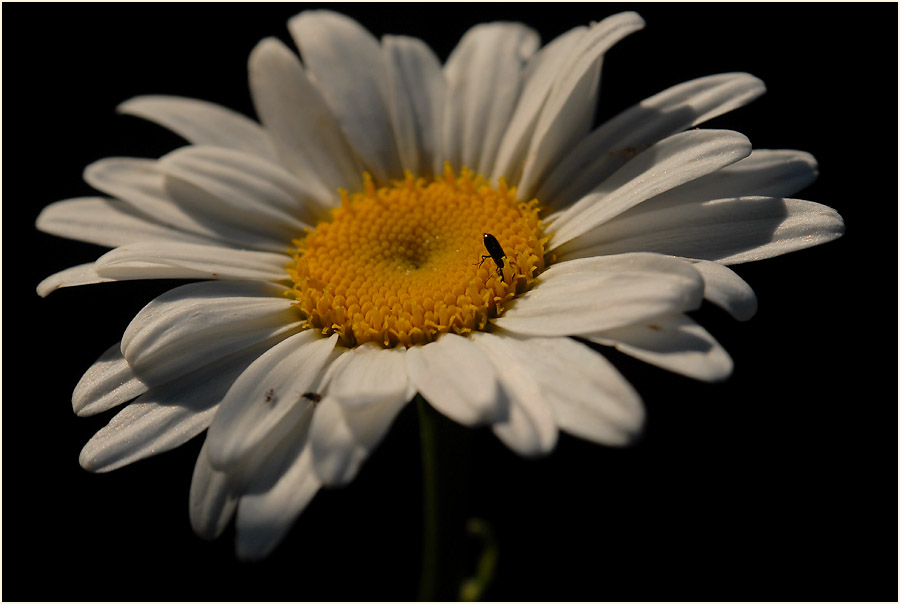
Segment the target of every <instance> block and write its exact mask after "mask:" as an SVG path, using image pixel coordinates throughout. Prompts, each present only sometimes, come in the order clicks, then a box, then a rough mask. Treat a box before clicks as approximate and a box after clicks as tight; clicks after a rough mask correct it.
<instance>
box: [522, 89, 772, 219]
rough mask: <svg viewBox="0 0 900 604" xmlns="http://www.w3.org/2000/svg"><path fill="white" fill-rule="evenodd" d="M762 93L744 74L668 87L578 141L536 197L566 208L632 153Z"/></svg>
mask: <svg viewBox="0 0 900 604" xmlns="http://www.w3.org/2000/svg"><path fill="white" fill-rule="evenodd" d="M763 92H765V85H764V84H763V83H762V81H761V80H759V79H757V78H755V77H753V76H752V75H750V74H747V73H724V74H719V75H714V76H708V77H705V78H699V79H696V80H691V81H690V82H685V83H683V84H679V85H677V86H673V87H672V88H669V89H667V90H664V91H662V92H660V93H659V94H656V95H654V96H652V97H650V98H648V99H645V100H643V101H641V102H640V103H638V104H637V105H635V106H633V107H631V108H629V109H627V110H625V111H623V112H622V113H620V114H619V115H617V116H616V117H614V118H612V119H611V120H609V121H608V122H606V123H605V124H603V125H602V126H600V127H599V128H597V129H596V130H594V131H593V132H591V134H590V135H588V136H586V137H585V138H584V139H582V140H581V141H580V142H579V143H578V144H577V145H575V146H574V148H571V149H567V150H566V156H565V157H564V158H563V159H562V160H561V161H560V162H559V163H558V165H556V166H555V167H554V168H553V169H552V171H551V172H550V173H549V174H548V175H547V178H546V179H545V180H544V182H542V183H541V185H540V187H539V188H538V190H537V197H538V199H541V200H547V203H549V204H550V205H551V207H556V208H559V207H565V206H567V205H570V204H572V203H574V202H576V201H578V200H579V199H580V198H581V197H583V196H584V195H586V194H587V193H588V192H590V191H591V189H593V188H595V187H597V186H598V185H600V183H602V182H603V181H604V180H605V179H606V178H608V177H609V175H610V174H612V173H613V172H614V171H615V170H617V169H618V168H619V167H620V166H622V165H623V164H625V163H626V162H627V161H628V159H629V158H630V157H632V156H634V154H635V153H636V152H638V151H640V150H642V149H644V148H646V147H648V146H650V145H652V144H653V143H656V142H657V141H659V140H662V139H663V138H665V137H667V136H671V135H672V134H675V133H677V132H681V131H682V130H687V129H688V128H691V127H693V126H696V125H697V124H700V123H703V122H704V121H707V120H709V119H712V118H714V117H716V116H718V115H721V114H723V113H726V112H728V111H731V110H733V109H735V108H737V107H739V106H741V105H744V104H746V103H749V102H750V101H752V100H753V99H755V98H757V97H758V96H759V95H761V94H762V93H763Z"/></svg>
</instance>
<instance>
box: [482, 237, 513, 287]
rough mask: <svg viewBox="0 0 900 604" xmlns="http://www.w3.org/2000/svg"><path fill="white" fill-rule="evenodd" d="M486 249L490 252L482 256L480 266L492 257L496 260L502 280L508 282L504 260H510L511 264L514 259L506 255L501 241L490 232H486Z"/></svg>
mask: <svg viewBox="0 0 900 604" xmlns="http://www.w3.org/2000/svg"><path fill="white" fill-rule="evenodd" d="M484 249H486V250H487V251H488V253H487V254H486V255H484V256H482V257H481V262H479V263H478V266H481V265H482V264H484V261H485V260H487V259H488V258H490V259H491V260H493V261H494V264H496V265H497V274H498V275H500V281H503V282H504V283H506V279H504V278H503V267H504V266H505V265H504V260H506V261H508V262H509V263H510V265H512V264H513V262H512V260H509V259H508V258H507V257H506V252H504V251H503V247H501V245H500V242H499V241H497V238H496V237H494V236H493V235H491V234H490V233H485V234H484Z"/></svg>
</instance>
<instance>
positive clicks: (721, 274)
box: [693, 260, 757, 321]
mask: <svg viewBox="0 0 900 604" xmlns="http://www.w3.org/2000/svg"><path fill="white" fill-rule="evenodd" d="M693 265H694V268H695V269H697V272H698V273H700V276H701V277H703V297H704V298H705V299H707V300H709V301H710V302H712V303H713V304H715V305H716V306H719V307H720V308H723V309H725V310H726V311H728V312H729V313H730V314H731V316H732V317H734V318H735V319H737V320H738V321H747V320H749V319H750V318H752V317H753V315H755V314H756V307H757V303H756V294H755V293H753V289H752V288H751V287H750V285H749V284H747V282H746V281H744V280H743V279H741V278H740V277H739V276H737V275H736V274H735V272H734V271H733V270H731V269H730V268H728V267H727V266H724V265H722V264H719V263H718V262H707V261H705V260H695V261H693Z"/></svg>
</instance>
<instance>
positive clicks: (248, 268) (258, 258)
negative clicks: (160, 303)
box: [95, 241, 290, 281]
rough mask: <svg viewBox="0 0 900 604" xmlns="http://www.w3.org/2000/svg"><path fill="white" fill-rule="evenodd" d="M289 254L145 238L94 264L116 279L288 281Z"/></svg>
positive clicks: (109, 253)
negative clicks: (146, 239) (286, 270)
mask: <svg viewBox="0 0 900 604" xmlns="http://www.w3.org/2000/svg"><path fill="white" fill-rule="evenodd" d="M289 260H290V259H289V258H288V256H285V255H282V254H273V253H270V252H257V251H250V250H234V249H229V248H225V247H218V246H214V245H196V244H193V243H170V242H157V241H144V242H140V243H135V244H132V245H126V246H122V247H118V248H116V249H114V250H112V251H111V252H107V253H106V254H104V255H103V256H101V257H100V258H98V259H97V262H96V263H95V266H96V271H97V274H98V275H99V276H101V277H106V278H108V279H114V280H128V279H223V280H257V281H285V280H287V279H288V275H287V273H286V272H285V270H284V267H285V266H286V265H287V264H288V262H289Z"/></svg>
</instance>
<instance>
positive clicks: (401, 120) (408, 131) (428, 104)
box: [382, 36, 445, 176]
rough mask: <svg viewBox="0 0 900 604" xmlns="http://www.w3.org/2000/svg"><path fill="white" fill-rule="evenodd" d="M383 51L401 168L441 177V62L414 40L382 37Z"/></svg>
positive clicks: (442, 107) (423, 45)
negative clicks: (435, 174) (433, 173)
mask: <svg viewBox="0 0 900 604" xmlns="http://www.w3.org/2000/svg"><path fill="white" fill-rule="evenodd" d="M382 48H383V53H384V60H385V63H386V64H387V74H388V82H389V84H390V86H389V90H388V93H389V96H388V108H389V110H390V114H391V119H392V121H393V124H394V133H395V135H396V139H397V150H398V153H399V155H400V163H401V166H402V167H403V168H404V169H405V170H410V171H412V172H413V174H417V175H419V176H428V175H429V174H430V173H431V172H432V171H434V172H436V173H438V174H440V162H441V157H440V154H439V151H440V149H441V142H440V141H441V118H442V117H443V112H444V94H445V84H444V75H443V72H442V71H441V63H440V60H439V59H438V58H437V56H435V54H434V52H432V50H431V49H430V48H429V47H428V46H427V45H426V44H425V43H424V42H422V41H421V40H419V39H417V38H409V37H406V36H385V37H384V39H383V40H382Z"/></svg>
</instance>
